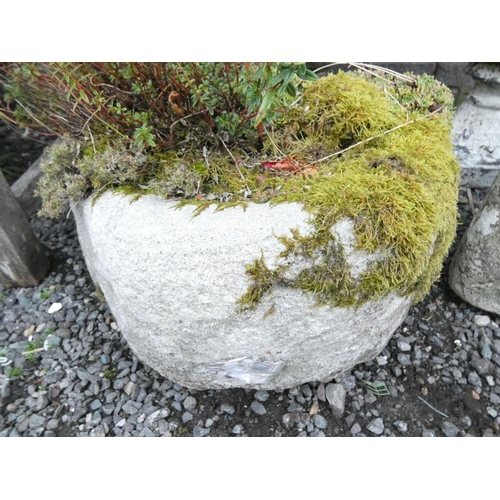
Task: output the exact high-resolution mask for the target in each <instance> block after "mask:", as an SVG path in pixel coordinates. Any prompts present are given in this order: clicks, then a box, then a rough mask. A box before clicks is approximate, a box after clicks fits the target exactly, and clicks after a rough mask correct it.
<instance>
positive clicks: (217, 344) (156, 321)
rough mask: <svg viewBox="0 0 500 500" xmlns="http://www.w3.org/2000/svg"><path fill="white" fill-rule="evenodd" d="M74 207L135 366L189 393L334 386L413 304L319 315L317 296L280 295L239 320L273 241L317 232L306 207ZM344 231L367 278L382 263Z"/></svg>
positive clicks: (110, 198)
mask: <svg viewBox="0 0 500 500" xmlns="http://www.w3.org/2000/svg"><path fill="white" fill-rule="evenodd" d="M93 201H94V200H93V199H92V198H89V199H86V200H83V201H81V202H79V203H78V204H77V205H75V206H74V207H73V211H74V214H75V217H76V221H77V225H78V234H79V238H80V242H81V245H82V249H83V252H84V255H85V259H86V262H87V265H88V269H89V272H90V274H91V276H92V278H93V280H94V281H95V283H97V284H98V285H99V287H100V288H101V290H102V292H103V293H104V295H105V297H106V300H107V301H108V303H109V306H110V308H111V310H112V312H113V314H114V316H115V318H116V320H117V322H118V325H119V327H120V329H121V332H122V334H123V335H124V336H125V338H126V339H127V341H128V343H129V344H130V346H131V348H132V349H133V350H134V352H135V353H136V354H137V356H138V357H139V358H140V359H141V360H143V361H144V362H145V363H147V364H148V365H150V366H151V367H153V368H155V369H156V370H157V371H158V372H160V373H161V374H162V375H164V376H166V377H168V378H169V379H171V380H173V381H175V382H178V383H180V384H182V385H184V386H186V387H191V388H197V389H206V388H230V387H262V388H266V389H283V388H287V387H291V386H295V385H297V384H301V383H305V382H307V381H313V380H331V379H332V378H333V377H334V376H336V375H338V374H340V373H341V372H343V371H345V370H348V369H350V368H352V367H353V366H354V365H356V364H357V363H361V362H364V361H367V360H369V359H372V358H373V357H375V356H376V355H377V354H379V353H380V351H381V350H382V349H383V348H384V346H385V345H386V344H387V342H388V341H389V338H390V336H391V334H392V333H393V332H394V330H395V329H396V328H397V327H398V326H399V325H400V323H401V322H402V321H403V319H404V318H405V316H406V314H407V312H408V309H409V307H410V305H411V302H412V296H400V295H398V294H397V293H393V294H390V295H388V296H386V297H384V298H383V299H381V300H377V301H368V302H365V303H364V304H362V305H361V306H360V307H358V308H343V307H334V308H332V307H329V306H322V307H318V306H317V305H315V303H314V300H313V298H312V297H311V295H310V294H306V293H304V292H303V291H301V290H296V289H292V288H290V287H287V286H275V287H274V289H273V292H272V293H270V294H268V295H266V296H264V297H263V298H262V300H261V301H260V302H259V303H258V304H257V306H256V307H255V309H252V310H248V311H240V310H239V308H238V305H237V301H238V299H239V298H240V297H241V296H242V294H244V293H245V291H246V290H247V289H248V277H247V276H246V275H245V266H246V265H247V264H248V263H249V262H251V261H252V260H253V259H255V258H258V257H259V256H261V255H263V256H264V257H265V259H266V261H267V262H269V263H273V264H274V263H276V262H277V261H278V260H279V257H278V255H279V254H280V252H281V251H282V250H283V248H282V245H281V244H280V243H279V241H278V240H277V238H276V236H280V235H287V234H290V229H292V228H298V229H299V231H300V232H301V234H307V233H308V232H309V231H310V230H311V226H310V224H309V215H308V214H307V212H305V211H304V210H303V209H302V207H301V206H300V205H299V204H280V205H277V206H275V207H270V206H269V205H268V204H250V206H248V207H247V209H246V210H243V209H242V208H241V207H232V208H228V209H226V210H223V211H220V212H217V213H214V210H213V209H212V208H209V209H207V210H205V211H204V212H202V213H201V214H200V215H198V216H196V217H193V211H194V208H193V207H190V206H187V207H183V208H181V209H175V205H176V203H175V202H174V201H168V200H165V199H162V198H159V197H156V196H153V195H148V196H144V197H141V198H140V199H139V200H137V201H135V202H133V203H131V198H130V197H126V196H122V195H113V194H111V193H109V192H108V193H105V194H104V195H103V196H101V197H99V198H98V199H97V201H95V203H93ZM350 230H351V226H350V224H349V223H348V221H345V220H344V221H341V222H339V223H338V224H337V225H336V227H334V228H333V229H332V232H333V233H335V234H336V235H337V238H338V239H339V241H341V242H342V244H343V246H344V248H345V249H346V251H347V260H348V261H349V262H350V264H351V273H353V274H354V275H359V274H360V273H361V272H362V271H363V270H364V269H365V268H366V267H367V266H368V265H370V263H371V262H372V261H374V260H377V259H378V258H379V256H377V255H368V254H366V253H364V252H361V251H358V250H355V249H353V248H352V247H351V242H352V233H350Z"/></svg>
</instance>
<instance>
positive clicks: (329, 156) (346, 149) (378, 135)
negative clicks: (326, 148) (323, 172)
mask: <svg viewBox="0 0 500 500" xmlns="http://www.w3.org/2000/svg"><path fill="white" fill-rule="evenodd" d="M443 108H444V106H441V107H440V108H438V109H436V111H433V112H432V113H429V114H427V115H425V116H421V117H420V118H416V119H415V120H410V121H409V122H406V123H402V124H401V125H398V126H397V127H394V128H391V129H390V130H386V131H385V132H382V133H381V134H377V135H374V136H373V137H369V138H368V139H365V140H364V141H360V142H357V143H356V144H353V145H352V146H349V147H348V148H345V149H342V150H340V151H337V152H336V153H332V154H331V155H328V156H325V157H324V158H321V159H319V160H316V161H315V162H314V165H315V164H316V163H321V162H323V161H325V160H329V159H330V158H333V157H334V156H338V155H341V154H342V153H345V152H346V151H349V150H350V149H352V148H355V147H357V146H360V145H361V144H366V143H367V142H370V141H373V139H378V138H379V137H382V136H383V135H386V134H389V133H391V132H394V131H395V130H398V129H400V128H403V127H406V126H407V125H411V124H412V123H417V122H419V121H421V120H425V119H426V118H429V117H430V116H432V115H435V114H436V113H439V112H440V111H441V110H442V109H443ZM312 165H313V163H310V164H309V165H306V167H310V166H312Z"/></svg>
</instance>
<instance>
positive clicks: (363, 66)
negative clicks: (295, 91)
mask: <svg viewBox="0 0 500 500" xmlns="http://www.w3.org/2000/svg"><path fill="white" fill-rule="evenodd" d="M341 64H346V65H348V66H354V67H356V68H358V69H361V70H364V71H367V70H366V68H371V69H375V70H377V71H382V72H383V73H386V74H388V75H392V76H395V77H397V78H401V79H402V80H406V81H407V82H414V81H415V80H414V79H413V78H411V77H409V76H406V75H403V74H401V73H398V72H397V71H394V70H392V69H389V68H383V67H382V66H377V65H376V64H368V63H353V62H334V63H331V64H326V65H325V66H321V68H318V69H315V70H314V73H319V72H320V71H323V70H324V69H327V68H331V67H333V66H339V65H341ZM367 72H368V71H367ZM369 73H371V74H372V75H373V74H374V73H372V72H369ZM375 76H378V77H379V78H380V76H379V75H375Z"/></svg>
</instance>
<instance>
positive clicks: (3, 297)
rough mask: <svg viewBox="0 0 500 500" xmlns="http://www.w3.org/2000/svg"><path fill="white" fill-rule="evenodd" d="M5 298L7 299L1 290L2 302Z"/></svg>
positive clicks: (0, 301)
mask: <svg viewBox="0 0 500 500" xmlns="http://www.w3.org/2000/svg"><path fill="white" fill-rule="evenodd" d="M4 299H5V295H4V293H3V292H0V303H2V302H3V300H4Z"/></svg>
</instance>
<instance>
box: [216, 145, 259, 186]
mask: <svg viewBox="0 0 500 500" xmlns="http://www.w3.org/2000/svg"><path fill="white" fill-rule="evenodd" d="M219 140H220V142H222V144H223V145H224V147H225V148H226V151H227V152H228V153H229V156H230V157H231V158H232V159H233V161H234V165H235V167H236V170H238V173H239V174H240V177H241V180H242V181H243V185H244V186H245V188H246V192H247V193H251V192H252V191H250V188H249V187H248V185H247V183H246V181H245V177H244V176H243V174H242V173H241V170H240V167H239V166H238V162H237V161H236V158H235V157H234V156H233V153H231V151H230V150H229V148H228V147H227V146H226V143H225V142H224V141H223V140H222V138H221V137H219Z"/></svg>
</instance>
